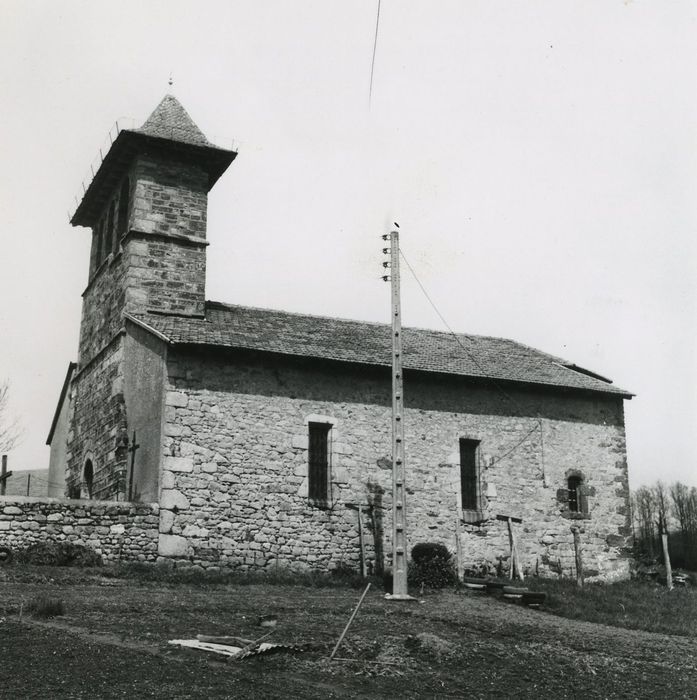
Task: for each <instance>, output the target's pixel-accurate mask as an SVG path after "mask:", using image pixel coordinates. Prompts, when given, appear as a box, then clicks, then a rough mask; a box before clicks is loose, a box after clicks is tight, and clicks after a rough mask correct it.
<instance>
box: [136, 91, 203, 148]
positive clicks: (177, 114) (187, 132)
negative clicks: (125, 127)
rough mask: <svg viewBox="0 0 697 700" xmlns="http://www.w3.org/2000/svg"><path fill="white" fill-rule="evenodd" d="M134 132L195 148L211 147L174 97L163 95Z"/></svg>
mask: <svg viewBox="0 0 697 700" xmlns="http://www.w3.org/2000/svg"><path fill="white" fill-rule="evenodd" d="M135 131H137V132H139V133H141V134H145V135H146V136H157V137H158V138H163V139H170V140H172V141H181V142H182V143H190V144H193V145H195V146H211V145H212V144H211V143H210V142H209V141H208V139H207V138H206V137H205V136H204V134H203V132H202V131H201V129H199V128H198V127H197V126H196V124H194V121H193V119H192V118H191V117H190V116H189V113H188V112H187V111H186V110H185V109H184V107H182V105H181V102H179V100H178V99H177V98H176V97H175V96H174V95H165V96H164V97H163V98H162V101H161V102H160V104H159V105H157V107H155V109H154V110H153V112H152V114H151V115H150V116H149V117H148V118H147V119H146V120H145V123H144V124H143V126H141V127H140V129H135Z"/></svg>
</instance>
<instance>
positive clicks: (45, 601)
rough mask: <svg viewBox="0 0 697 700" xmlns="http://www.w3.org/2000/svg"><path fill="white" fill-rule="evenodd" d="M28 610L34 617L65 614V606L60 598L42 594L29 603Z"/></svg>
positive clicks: (44, 617) (46, 617) (45, 617)
mask: <svg viewBox="0 0 697 700" xmlns="http://www.w3.org/2000/svg"><path fill="white" fill-rule="evenodd" d="M27 612H29V613H31V615H32V617H40V618H43V619H48V618H50V617H58V616H60V615H65V606H64V605H63V601H62V600H61V599H60V598H51V597H50V596H48V595H40V596H38V597H36V598H34V599H33V600H32V601H31V602H30V603H29V604H28V605H27Z"/></svg>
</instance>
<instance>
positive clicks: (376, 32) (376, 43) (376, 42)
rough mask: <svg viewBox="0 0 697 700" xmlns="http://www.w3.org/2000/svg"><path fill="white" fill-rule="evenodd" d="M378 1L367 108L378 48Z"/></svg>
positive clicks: (369, 103) (371, 96)
mask: <svg viewBox="0 0 697 700" xmlns="http://www.w3.org/2000/svg"><path fill="white" fill-rule="evenodd" d="M380 3H381V0H378V13H377V18H376V20H375V40H374V41H373V60H372V61H371V63H370V89H369V91H368V109H370V105H371V102H372V99H373V73H374V72H375V53H376V51H377V48H378V27H379V26H380Z"/></svg>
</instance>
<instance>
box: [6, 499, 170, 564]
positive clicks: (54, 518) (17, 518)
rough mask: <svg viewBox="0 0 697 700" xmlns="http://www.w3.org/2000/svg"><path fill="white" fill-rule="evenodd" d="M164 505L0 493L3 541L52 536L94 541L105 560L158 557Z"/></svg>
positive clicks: (14, 545)
mask: <svg viewBox="0 0 697 700" xmlns="http://www.w3.org/2000/svg"><path fill="white" fill-rule="evenodd" d="M158 511H159V508H158V506H157V504H153V503H123V502H115V501H81V500H72V499H67V498H31V497H21V496H15V497H12V498H10V497H0V547H1V546H4V547H10V548H11V549H12V550H13V551H20V550H23V549H26V548H27V547H29V546H30V545H33V544H38V543H47V542H69V543H71V544H76V545H83V546H86V547H90V548H91V549H93V550H94V551H95V552H97V553H98V554H101V555H102V558H103V559H104V560H105V561H111V562H117V561H150V562H153V561H155V560H156V559H157V538H158V522H159V515H158Z"/></svg>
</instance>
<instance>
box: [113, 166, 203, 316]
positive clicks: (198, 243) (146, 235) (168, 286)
mask: <svg viewBox="0 0 697 700" xmlns="http://www.w3.org/2000/svg"><path fill="white" fill-rule="evenodd" d="M133 177H134V178H135V182H136V184H135V198H134V202H133V212H132V216H131V225H132V235H133V236H135V237H136V238H137V240H130V241H129V243H128V245H127V249H126V251H125V252H126V253H127V256H128V257H127V278H126V286H127V288H128V292H127V294H128V297H127V310H128V311H143V310H145V309H156V310H160V311H167V312H172V313H179V314H187V315H198V316H203V314H204V312H205V282H206V245H207V243H206V212H207V191H206V190H207V183H208V176H207V175H206V173H205V172H204V171H203V170H202V169H200V168H197V167H195V166H191V165H185V164H181V163H178V162H176V161H169V160H165V159H164V158H158V159H157V160H154V159H152V158H149V157H146V156H139V157H138V159H137V160H136V163H135V166H134V175H133Z"/></svg>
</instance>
